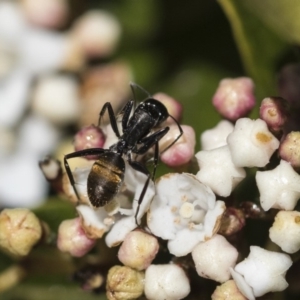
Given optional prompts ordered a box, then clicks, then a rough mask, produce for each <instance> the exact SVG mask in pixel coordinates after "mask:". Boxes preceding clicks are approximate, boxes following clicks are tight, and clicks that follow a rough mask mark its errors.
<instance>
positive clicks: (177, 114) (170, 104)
mask: <svg viewBox="0 0 300 300" xmlns="http://www.w3.org/2000/svg"><path fill="white" fill-rule="evenodd" d="M153 98H154V99H156V100H159V101H160V102H161V103H163V104H164V105H165V107H166V108H167V110H168V112H169V114H170V115H171V116H172V117H174V118H175V119H176V120H177V121H178V122H180V120H181V118H182V111H183V108H182V105H181V103H180V102H178V101H177V100H175V99H174V98H172V97H170V96H169V95H167V94H164V93H156V94H154V95H153ZM168 120H169V119H168ZM168 120H167V121H168ZM170 122H174V121H172V120H170Z"/></svg>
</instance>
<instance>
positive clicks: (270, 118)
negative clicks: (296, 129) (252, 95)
mask: <svg viewBox="0 0 300 300" xmlns="http://www.w3.org/2000/svg"><path fill="white" fill-rule="evenodd" d="M289 109H290V108H289V104H288V102H287V101H286V100H285V99H283V98H281V97H268V98H264V99H263V101H262V102H261V106H260V110H259V116H260V118H261V119H262V120H264V121H265V122H266V123H267V125H268V128H269V130H270V131H271V132H272V133H274V134H280V133H282V131H283V127H284V126H285V124H286V122H287V119H288V117H289Z"/></svg>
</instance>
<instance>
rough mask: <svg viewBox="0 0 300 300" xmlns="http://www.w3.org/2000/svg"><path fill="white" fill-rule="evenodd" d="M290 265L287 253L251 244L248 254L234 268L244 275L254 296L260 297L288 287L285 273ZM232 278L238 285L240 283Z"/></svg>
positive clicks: (290, 261)
mask: <svg viewBox="0 0 300 300" xmlns="http://www.w3.org/2000/svg"><path fill="white" fill-rule="evenodd" d="M291 265H292V260H291V258H290V257H289V256H288V255H287V254H283V253H277V252H273V251H268V250H265V249H263V248H260V247H258V246H251V247H250V254H249V256H248V257H247V258H246V259H244V260H243V261H242V262H240V263H239V264H237V265H236V266H235V268H234V270H235V271H236V272H237V273H239V274H240V275H242V276H243V277H244V279H245V282H246V283H247V284H248V285H249V286H250V287H251V288H252V289H253V294H254V296H255V297H260V296H262V295H264V294H266V293H269V292H279V291H283V290H285V289H286V288H287V287H288V283H287V282H286V280H285V274H286V272H287V270H288V269H289V267H290V266H291ZM234 279H235V281H236V283H237V285H238V287H239V285H240V283H239V282H237V280H236V278H234ZM241 292H243V291H242V290H241ZM245 296H246V297H247V295H245ZM250 299H251V298H250ZM253 299H254V298H253Z"/></svg>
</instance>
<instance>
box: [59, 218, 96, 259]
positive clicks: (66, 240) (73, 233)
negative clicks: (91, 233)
mask: <svg viewBox="0 0 300 300" xmlns="http://www.w3.org/2000/svg"><path fill="white" fill-rule="evenodd" d="M95 243H96V240H93V239H90V238H88V237H87V236H86V234H85V232H84V230H83V229H82V228H81V222H80V219H79V218H75V219H71V220H65V221H63V222H62V223H61V224H60V226H59V228H58V239H57V247H58V249H59V250H60V251H62V252H68V253H70V254H71V255H72V256H75V257H81V256H84V255H85V254H86V253H87V252H89V251H90V250H91V249H92V248H93V247H94V246H95Z"/></svg>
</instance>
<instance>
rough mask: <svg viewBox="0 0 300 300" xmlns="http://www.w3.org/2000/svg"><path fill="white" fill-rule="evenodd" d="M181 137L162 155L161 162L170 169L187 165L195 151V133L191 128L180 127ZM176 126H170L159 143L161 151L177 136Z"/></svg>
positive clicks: (186, 126)
mask: <svg viewBox="0 0 300 300" xmlns="http://www.w3.org/2000/svg"><path fill="white" fill-rule="evenodd" d="M181 128H182V130H183V135H182V136H181V137H180V139H179V140H178V141H177V142H176V143H175V144H174V145H173V146H172V147H170V148H169V149H168V150H166V152H164V153H162V155H161V157H160V158H161V160H162V162H164V163H165V164H166V165H168V166H170V167H177V166H181V165H183V164H186V163H188V162H189V161H190V160H191V159H192V157H193V156H194V153H195V152H194V151H195V144H196V138H195V131H194V129H193V128H192V127H191V126H188V125H181ZM178 134H179V130H178V126H177V125H171V126H170V130H169V132H168V133H167V134H166V135H165V136H164V137H163V138H162V140H161V141H160V149H161V150H162V151H163V150H164V149H165V148H166V147H168V145H170V144H171V143H172V142H173V141H174V139H175V138H176V137H177V136H178Z"/></svg>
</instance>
